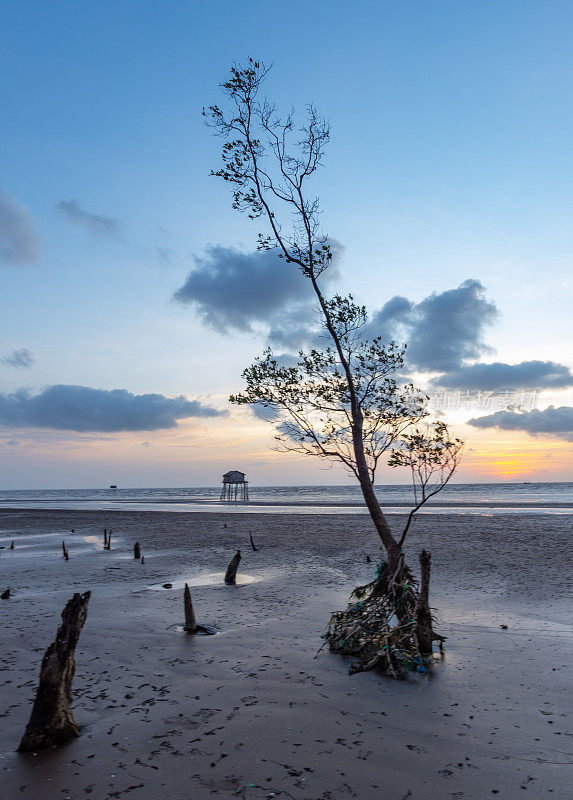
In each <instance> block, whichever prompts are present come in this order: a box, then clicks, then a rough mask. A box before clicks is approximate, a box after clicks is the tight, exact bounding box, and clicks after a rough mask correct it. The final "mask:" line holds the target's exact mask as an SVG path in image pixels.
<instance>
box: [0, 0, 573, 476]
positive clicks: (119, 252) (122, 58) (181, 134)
mask: <svg viewBox="0 0 573 800" xmlns="http://www.w3.org/2000/svg"><path fill="white" fill-rule="evenodd" d="M2 22H3V30H4V32H5V35H4V37H3V38H4V41H3V44H2V48H1V49H0V68H1V70H2V74H3V76H4V80H3V81H2V85H1V87H0V102H1V108H2V112H3V113H2V126H1V134H0V136H1V140H2V147H1V149H0V167H1V169H0V286H1V291H0V314H1V315H0V320H1V323H0V487H3V488H57V487H70V488H73V487H96V486H107V485H109V484H111V483H114V484H118V485H122V486H124V487H128V486H207V485H216V484H217V483H219V482H220V480H221V475H222V473H223V472H225V471H227V470H228V469H232V468H239V469H241V470H243V471H244V472H246V473H247V475H248V478H249V479H250V481H251V483H253V484H259V485H272V484H276V485H281V484H340V483H348V482H349V481H350V478H349V477H348V476H347V475H346V474H345V473H344V472H343V471H342V470H340V469H337V468H334V469H325V465H324V464H321V463H320V462H316V461H312V460H310V461H309V460H304V461H301V460H300V459H297V458H295V457H293V456H287V455H284V454H280V453H277V452H275V451H273V450H272V444H273V434H272V429H271V428H270V427H269V425H268V424H267V423H265V422H264V421H261V420H259V419H256V418H255V417H254V416H253V414H252V413H251V412H250V411H249V410H248V409H244V408H237V407H235V406H231V405H230V404H229V403H228V396H229V394H230V393H232V392H236V391H237V390H239V389H240V388H241V386H242V380H241V372H242V370H243V369H244V368H245V367H246V366H247V365H248V364H250V363H251V361H252V360H253V358H254V357H255V356H256V355H257V354H258V353H260V352H261V350H262V349H263V348H264V347H265V346H266V344H267V343H268V342H270V343H271V344H272V345H273V347H274V349H275V351H276V352H278V353H280V352H283V351H284V350H285V349H286V350H288V348H289V347H290V349H291V351H292V349H293V348H294V349H296V347H297V346H298V344H300V343H301V342H304V337H305V331H306V330H307V328H308V313H309V302H310V301H309V295H308V287H307V286H305V285H304V281H303V279H302V278H301V277H300V276H299V275H298V274H296V275H293V274H291V273H288V271H285V270H284V269H283V270H282V271H281V269H279V268H277V265H276V263H275V262H273V261H272V259H271V258H270V257H268V258H267V260H266V261H265V258H264V254H263V256H261V254H258V255H257V254H256V252H255V251H256V235H257V233H258V229H259V228H258V227H257V224H253V223H250V222H249V220H248V219H246V218H245V217H243V216H241V215H240V214H237V213H236V212H235V211H233V209H232V208H231V198H230V194H229V191H228V187H226V186H225V185H223V184H222V183H221V182H219V181H217V180H216V179H215V178H212V177H210V175H209V172H210V170H211V169H216V168H217V167H218V164H219V153H220V146H221V141H220V140H219V139H217V138H214V137H213V136H212V134H211V132H210V130H209V129H208V128H206V127H205V125H204V122H203V118H202V115H201V111H202V108H203V107H204V106H207V105H209V104H213V103H220V102H221V95H220V91H219V88H218V84H219V83H220V82H221V81H222V80H224V79H225V77H226V75H227V73H228V70H229V67H230V65H231V64H232V63H233V61H239V62H241V61H244V60H245V59H246V58H247V57H248V56H253V57H255V58H257V59H260V60H263V61H265V62H267V63H270V62H272V63H273V64H274V67H273V70H272V72H271V74H270V76H269V79H268V82H267V91H268V94H269V96H271V97H272V98H273V99H274V100H276V102H277V103H278V105H279V106H280V107H281V108H283V109H285V110H287V111H288V110H289V109H290V107H291V105H292V106H293V107H294V108H295V109H296V110H297V111H298V112H299V113H304V109H305V106H306V104H307V103H309V102H312V103H313V104H315V105H316V107H317V108H318V109H319V111H320V112H321V113H322V114H323V115H324V116H326V117H328V119H329V120H330V121H331V124H332V137H331V143H330V145H329V146H328V149H327V152H326V157H325V163H324V168H323V169H322V170H321V172H320V173H319V175H318V176H317V179H316V182H315V184H314V188H315V189H316V192H317V194H318V195H319V196H320V199H321V206H322V208H323V217H322V220H323V224H324V229H325V231H327V233H328V234H329V236H330V237H332V240H333V241H335V242H336V247H337V251H338V252H339V253H340V261H339V263H338V265H337V268H336V273H337V274H336V275H334V277H333V279H332V289H333V290H336V291H339V292H342V293H344V292H349V291H351V292H352V293H353V294H354V296H355V297H356V298H357V299H358V300H360V301H361V302H365V303H367V304H368V307H369V309H370V311H371V324H372V332H373V333H380V332H383V333H384V335H385V336H387V337H395V338H398V339H399V340H401V341H405V342H407V343H408V345H409V348H408V354H409V355H408V357H409V359H410V361H409V363H408V366H409V368H410V370H411V373H412V374H413V375H414V377H415V379H416V381H417V382H418V383H420V384H421V385H422V386H424V387H425V388H428V390H429V392H430V394H431V395H432V397H433V402H434V407H435V408H436V410H439V411H440V412H441V415H442V416H443V417H444V418H445V419H446V420H447V421H448V422H450V423H451V424H452V425H453V426H454V429H455V432H456V433H457V434H458V435H461V436H462V437H463V438H464V439H465V440H466V449H465V455H464V460H463V463H462V466H461V467H460V469H459V471H458V473H457V476H456V480H457V481H462V482H469V481H506V480H512V481H513V480H517V481H537V480H539V481H543V480H547V481H553V480H571V479H572V475H573V472H572V469H571V467H572V465H573V452H572V450H573V448H572V440H573V377H572V374H571V368H572V367H573V353H572V349H571V332H572V331H571V312H570V309H571V303H572V299H573V297H572V295H573V284H572V280H571V262H572V253H573V228H572V226H571V215H572V211H573V208H572V206H573V195H572V191H571V186H572V185H573V158H572V153H573V150H572V148H571V141H572V133H573V131H572V127H573V126H572V122H573V104H572V103H571V86H572V85H573V54H572V50H571V47H570V31H571V28H572V25H573V8H572V7H571V4H570V3H568V2H554V1H553V0H548V2H545V3H540V2H530V1H529V0H515V2H509V1H508V0H499V2H496V3H478V2H467V3H459V2H457V1H455V2H454V1H452V2H441V1H440V0H437V2H434V3H431V4H430V3H427V2H409V1H408V0H404V2H401V3H396V2H390V0H377V1H376V2H359V1H358V2H355V3H353V4H352V5H350V4H348V3H343V2H339V0H329V2H328V3H327V2H321V0H317V2H313V3H308V2H299V0H293V1H292V2H291V3H289V5H288V11H286V10H285V8H284V7H281V6H280V5H279V4H274V3H268V2H262V1H260V2H259V1H257V0H253V1H252V2H250V3H248V4H237V3H231V2H227V0H221V1H220V2H217V0H214V2H211V3H199V2H191V1H190V0H188V1H187V2H179V1H177V0H169V1H168V2H161V3H160V2H152V1H151V0H114V2H108V1H107V0H100V2H98V3H90V4H88V3H77V2H62V1H61V0H52V2H50V3H45V2H42V1H41V0H20V2H19V3H5V4H3V6H2ZM259 227H260V226H259ZM287 266H288V265H287ZM378 480H379V482H381V483H401V482H406V481H407V476H405V475H401V474H398V472H397V471H396V470H391V469H390V468H387V467H384V468H383V469H381V471H380V474H379V477H378Z"/></svg>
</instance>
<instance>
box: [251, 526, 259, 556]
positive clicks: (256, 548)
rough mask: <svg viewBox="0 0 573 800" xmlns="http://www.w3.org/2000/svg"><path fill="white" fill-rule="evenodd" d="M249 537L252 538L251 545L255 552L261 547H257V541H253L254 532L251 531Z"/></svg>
mask: <svg viewBox="0 0 573 800" xmlns="http://www.w3.org/2000/svg"><path fill="white" fill-rule="evenodd" d="M249 539H250V540H251V547H252V548H253V552H255V553H256V552H257V550H258V549H259V548H258V547H255V543H254V541H253V534H252V533H251V532H250V531H249Z"/></svg>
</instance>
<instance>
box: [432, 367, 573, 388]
mask: <svg viewBox="0 0 573 800" xmlns="http://www.w3.org/2000/svg"><path fill="white" fill-rule="evenodd" d="M432 385H433V386H439V387H442V388H445V389H482V390H483V391H503V390H504V389H563V388H565V387H566V386H573V374H572V373H571V370H570V369H569V367H566V366H565V365H564V364H556V363H555V362H554V361H521V362H520V363H519V364H503V363H501V362H499V361H496V362H495V363H493V364H470V365H467V366H461V367H458V368H457V369H454V370H451V371H450V372H447V373H446V374H445V375H441V376H440V377H439V378H435V379H434V380H433V381H432Z"/></svg>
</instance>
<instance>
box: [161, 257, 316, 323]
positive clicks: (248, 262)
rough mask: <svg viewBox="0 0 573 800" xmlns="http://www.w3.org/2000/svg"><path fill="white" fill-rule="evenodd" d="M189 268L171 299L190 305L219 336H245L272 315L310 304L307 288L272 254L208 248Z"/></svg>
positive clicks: (296, 272) (300, 277)
mask: <svg viewBox="0 0 573 800" xmlns="http://www.w3.org/2000/svg"><path fill="white" fill-rule="evenodd" d="M195 264H196V268H195V269H194V270H193V271H192V272H190V273H189V275H188V276H187V278H186V280H185V283H184V284H183V286H181V287H180V288H179V289H178V290H177V291H176V292H175V294H174V298H175V300H177V301H178V302H180V303H184V304H193V305H194V306H195V307H196V309H197V311H198V312H199V316H200V317H201V319H202V321H203V323H204V324H206V325H208V326H209V327H211V328H213V329H214V330H216V331H219V332H220V333H229V331H231V330H236V331H244V332H251V331H252V330H253V324H257V323H272V322H273V320H274V319H275V318H276V315H277V312H279V311H283V310H285V309H286V308H288V307H289V306H292V305H293V304H300V303H303V302H305V303H309V302H310V301H311V300H312V286H311V285H310V283H309V282H308V281H307V280H306V279H305V278H304V276H303V275H302V274H301V273H300V272H299V270H297V269H296V268H295V267H294V266H293V265H292V264H287V263H286V262H285V260H284V259H282V258H279V257H278V252H277V251H276V250H268V251H260V252H258V251H257V252H254V253H242V252H241V251H239V250H236V249H234V248H233V247H221V246H214V247H210V248H208V250H207V255H206V257H205V258H198V257H195Z"/></svg>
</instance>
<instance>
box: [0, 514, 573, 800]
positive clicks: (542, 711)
mask: <svg viewBox="0 0 573 800" xmlns="http://www.w3.org/2000/svg"><path fill="white" fill-rule="evenodd" d="M572 520H573V518H572V517H571V516H566V515H560V516H550V515H539V516H537V515H534V514H531V513H529V514H527V515H523V516H520V515H517V514H513V515H507V516H491V517H488V516H477V515H471V516H470V515H463V514H450V515H447V516H446V515H431V514H430V515H426V516H424V517H422V518H420V519H419V520H418V522H417V523H416V526H415V528H414V530H413V533H412V536H411V538H410V541H409V544H408V548H407V550H408V552H409V553H410V554H411V556H410V559H409V560H410V562H411V563H413V562H414V560H415V554H416V553H417V552H418V551H419V550H420V549H421V547H422V546H428V545H429V546H430V549H431V550H432V555H433V581H432V595H431V604H432V606H433V607H434V608H435V611H436V615H437V619H438V625H437V629H438V631H439V632H440V633H443V634H444V635H446V636H447V637H448V641H447V643H446V645H447V649H446V657H445V660H444V661H443V663H437V664H436V668H435V670H434V674H433V676H432V677H431V678H429V679H428V678H425V677H423V676H420V677H419V678H417V679H414V680H412V681H408V682H404V683H397V682H394V681H390V680H389V679H387V678H384V677H383V676H380V675H377V674H374V673H365V674H358V675H354V676H349V675H348V663H347V662H344V661H343V660H342V659H341V658H340V657H338V656H334V655H331V654H330V653H328V652H323V653H321V654H320V655H319V656H318V658H315V656H316V653H317V651H318V649H319V648H320V646H321V644H322V640H321V638H320V637H321V634H322V633H323V631H324V628H325V625H326V622H327V621H328V618H329V615H330V612H331V611H333V610H336V609H339V608H343V607H344V606H345V604H346V602H347V599H348V595H349V592H350V591H351V590H352V588H353V587H354V586H355V585H356V584H357V583H364V582H366V581H367V580H369V579H370V578H371V575H372V572H373V568H374V566H375V562H376V560H377V559H378V556H379V555H380V550H379V547H378V544H377V538H376V535H375V533H374V532H373V530H372V528H371V525H370V523H369V520H368V518H367V517H362V516H349V515H344V514H330V515H323V516H322V515H316V514H313V515H301V514H297V515H294V514H293V515H289V514H271V513H266V514H240V515H233V514H217V513H207V514H202V513H189V514H186V513H168V512H135V511H126V512H123V511H98V512H94V511H80V510H77V511H45V510H42V511H33V510H27V511H8V510H2V511H0V538H1V541H0V544H1V545H4V546H6V545H9V543H10V541H11V540H12V539H13V540H14V541H15V545H16V547H15V549H14V550H12V551H10V550H7V549H3V550H0V589H3V588H5V587H6V586H8V585H9V586H10V587H11V588H12V591H13V595H12V597H11V598H10V600H4V601H0V614H1V617H2V625H1V630H2V651H1V659H0V670H1V673H0V720H1V723H0V771H1V776H2V777H1V783H0V786H1V789H0V796H1V797H2V798H6V800H8V798H9V799H10V800H12V798H17V797H18V798H24V799H25V800H32V799H33V800H56V798H57V799H58V800H59V799H60V798H71V799H72V800H77V798H88V797H89V798H91V799H92V800H108V798H124V797H125V798H127V799H128V800H139V799H141V800H163V799H164V798H168V799H169V800H191V798H193V799H195V798H199V800H201V799H202V798H211V797H224V798H234V797H235V798H248V799H249V800H250V798H253V800H255V799H258V798H268V797H273V796H274V797H278V798H294V800H339V798H360V800H370V798H372V799H373V800H374V798H376V800H406V798H410V799H411V800H443V799H444V798H448V800H449V798H456V800H457V799H461V800H478V799H481V798H486V797H488V798H489V797H494V796H497V797H499V798H506V799H507V798H517V797H528V796H529V797H532V798H545V797H555V798H563V797H565V796H566V793H567V788H568V787H569V785H570V782H571V779H572V776H573V771H572V763H573V759H572V757H571V734H570V732H569V733H568V717H567V715H568V711H569V709H568V708H567V690H568V688H569V687H570V685H571V674H570V668H569V664H570V661H571V658H570V653H571V636H570V626H569V620H570V606H569V608H568V603H567V590H568V583H567V577H568V575H567V564H566V555H567V552H568V546H569V543H568V535H569V534H570V531H571V523H572ZM391 522H392V525H393V526H396V527H398V525H399V522H400V517H398V516H394V517H392V520H391ZM225 525H226V526H227V527H225ZM104 527H107V528H108V529H109V528H110V527H111V528H112V530H113V539H112V550H111V551H109V552H107V551H104V550H103V549H102V543H103V535H102V534H103V528H104ZM71 528H74V529H75V531H76V532H75V534H71V533H70V529H71ZM249 531H250V532H252V534H253V537H254V540H255V543H256V544H257V546H259V547H260V550H259V551H258V552H256V553H254V552H253V551H252V550H251V548H250V545H249ZM62 538H65V540H66V542H67V544H68V547H69V550H70V560H69V561H67V562H66V561H64V559H63V558H62V555H61V540H62ZM135 541H139V542H140V544H141V548H142V552H143V554H144V556H145V563H144V564H141V563H140V562H138V561H135V560H134V559H133V557H132V552H133V551H132V548H133V544H134V542H135ZM237 548H240V549H241V551H242V554H243V560H242V562H241V565H240V570H239V574H240V576H242V580H241V581H240V582H239V585H237V586H236V587H229V586H225V585H224V584H223V582H222V578H223V573H224V570H225V568H226V566H227V564H228V562H229V560H230V559H231V557H232V555H233V554H234V552H235V550H236V549H237ZM366 554H369V555H370V556H371V557H372V563H371V564H367V563H366V558H365V557H366ZM569 574H570V573H569ZM182 581H183V582H184V581H187V582H188V583H189V584H190V586H191V591H192V597H193V601H194V605H195V611H196V614H197V617H198V621H199V622H200V623H204V624H208V625H214V626H216V627H217V628H219V629H220V631H221V632H220V633H219V634H218V635H216V636H200V637H196V636H187V635H186V634H184V633H183V632H182V631H181V624H182V622H183V603H182V591H181V589H180V585H181V582H182ZM163 583H172V584H173V585H174V587H173V588H172V589H162V588H161V586H162V584H163ZM88 589H91V591H92V599H91V602H90V608H89V612H88V619H87V622H86V626H85V628H84V631H83V633H82V635H81V638H80V642H79V645H78V649H77V653H76V661H77V672H76V679H75V682H74V695H75V706H74V708H75V716H76V719H77V721H78V722H79V723H80V724H81V725H82V728H83V730H82V735H81V737H80V738H79V739H77V740H75V741H73V742H72V743H70V744H69V745H66V746H64V747H61V748H59V749H57V750H50V751H47V752H43V753H38V754H37V755H32V754H29V755H23V754H16V753H15V752H14V751H15V748H16V747H17V745H18V742H19V739H20V737H21V735H22V732H23V730H24V727H25V724H26V722H27V719H28V717H29V713H30V709H31V701H32V699H33V696H34V690H35V686H36V684H37V678H38V673H39V666H40V662H41V658H42V655H43V652H44V649H45V648H46V646H47V645H48V644H49V643H50V642H51V641H52V640H53V638H54V634H55V632H56V629H57V626H58V623H59V615H60V612H61V610H62V608H63V606H64V604H65V602H66V601H67V599H69V597H70V596H71V595H72V594H73V592H74V591H86V590H88ZM501 625H506V626H507V629H502V628H501ZM569 730H570V729H569Z"/></svg>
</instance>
